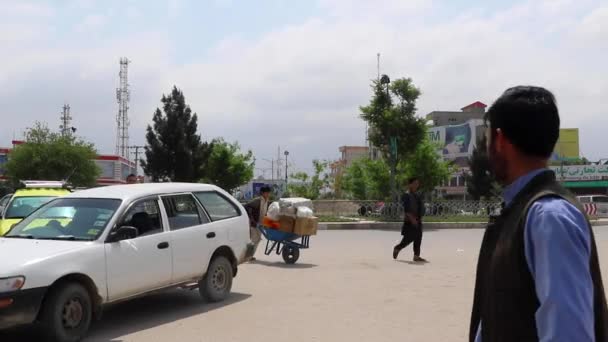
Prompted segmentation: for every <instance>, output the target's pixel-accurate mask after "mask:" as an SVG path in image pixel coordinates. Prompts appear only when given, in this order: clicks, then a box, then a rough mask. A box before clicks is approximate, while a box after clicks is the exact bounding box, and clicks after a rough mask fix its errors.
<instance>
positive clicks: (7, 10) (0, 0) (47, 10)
mask: <svg viewBox="0 0 608 342" xmlns="http://www.w3.org/2000/svg"><path fill="white" fill-rule="evenodd" d="M0 8H2V12H1V13H2V15H3V16H6V18H10V17H19V16H22V17H38V18H40V17H51V16H53V15H54V14H55V10H54V9H53V8H52V7H51V6H50V5H49V4H46V3H40V2H39V1H27V0H22V1H21V0H20V1H12V0H0Z"/></svg>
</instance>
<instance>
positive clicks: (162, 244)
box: [156, 242, 169, 249]
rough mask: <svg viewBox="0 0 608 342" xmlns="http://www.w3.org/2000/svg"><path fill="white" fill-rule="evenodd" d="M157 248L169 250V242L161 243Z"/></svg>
mask: <svg viewBox="0 0 608 342" xmlns="http://www.w3.org/2000/svg"><path fill="white" fill-rule="evenodd" d="M156 247H158V249H166V248H169V243H168V242H161V243H159V244H158V246H156Z"/></svg>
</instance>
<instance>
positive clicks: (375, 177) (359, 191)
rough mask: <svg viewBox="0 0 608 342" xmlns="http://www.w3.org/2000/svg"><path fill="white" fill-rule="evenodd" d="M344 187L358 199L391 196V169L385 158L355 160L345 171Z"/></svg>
mask: <svg viewBox="0 0 608 342" xmlns="http://www.w3.org/2000/svg"><path fill="white" fill-rule="evenodd" d="M342 189H343V191H344V192H345V193H347V194H348V195H349V197H351V198H354V199H358V200H378V199H383V200H384V199H387V198H389V197H390V171H389V167H388V165H387V164H386V162H385V161H384V160H383V159H380V160H371V159H369V158H362V159H358V160H355V161H354V162H353V163H352V164H351V165H350V166H349V167H348V168H347V169H346V170H345V172H344V177H343V180H342Z"/></svg>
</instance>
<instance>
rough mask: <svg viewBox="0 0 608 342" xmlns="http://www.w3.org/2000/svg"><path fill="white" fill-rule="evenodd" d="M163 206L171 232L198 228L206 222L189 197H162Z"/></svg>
mask: <svg viewBox="0 0 608 342" xmlns="http://www.w3.org/2000/svg"><path fill="white" fill-rule="evenodd" d="M163 205H164V206H165V210H166V211H167V217H168V218H169V227H170V228H171V230H178V229H184V228H189V227H193V226H198V225H200V224H202V223H203V222H204V221H207V219H206V217H204V215H201V214H202V213H201V212H200V211H199V208H198V206H197V205H196V201H195V200H194V197H192V196H191V195H172V196H164V197H163ZM201 216H202V217H203V219H204V221H203V219H202V218H201Z"/></svg>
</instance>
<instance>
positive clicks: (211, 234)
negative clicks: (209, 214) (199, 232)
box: [207, 232, 215, 239]
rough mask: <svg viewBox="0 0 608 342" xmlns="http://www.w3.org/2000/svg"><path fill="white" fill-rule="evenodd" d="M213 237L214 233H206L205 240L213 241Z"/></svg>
mask: <svg viewBox="0 0 608 342" xmlns="http://www.w3.org/2000/svg"><path fill="white" fill-rule="evenodd" d="M214 237H215V232H211V233H207V239H213V238H214Z"/></svg>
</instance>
